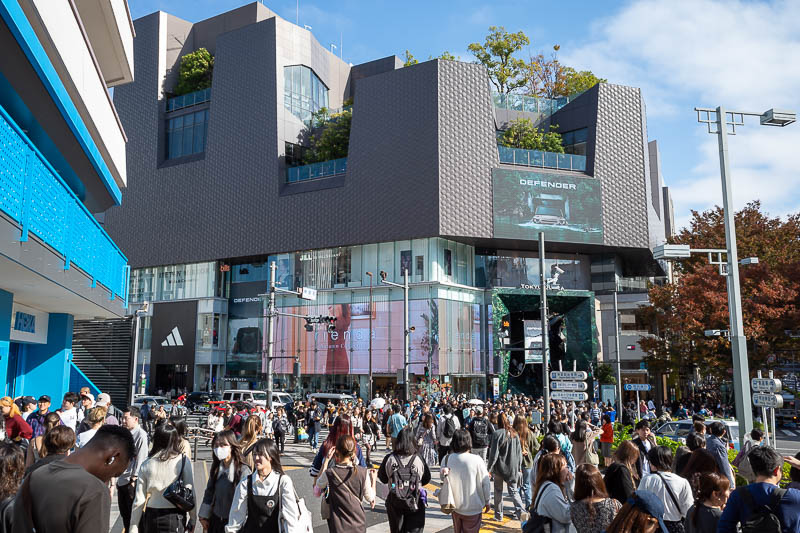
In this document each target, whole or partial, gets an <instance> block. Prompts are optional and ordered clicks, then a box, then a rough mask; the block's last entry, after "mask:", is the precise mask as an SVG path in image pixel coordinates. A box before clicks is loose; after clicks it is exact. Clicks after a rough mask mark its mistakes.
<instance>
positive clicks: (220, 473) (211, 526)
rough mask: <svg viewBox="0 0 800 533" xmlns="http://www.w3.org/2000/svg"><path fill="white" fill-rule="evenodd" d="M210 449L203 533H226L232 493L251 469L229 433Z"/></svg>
mask: <svg viewBox="0 0 800 533" xmlns="http://www.w3.org/2000/svg"><path fill="white" fill-rule="evenodd" d="M211 448H212V449H213V450H214V460H213V462H212V463H211V471H210V472H209V475H208V485H206V491H205V493H204V494H203V504H202V505H201V506H200V512H199V513H198V516H199V517H200V524H201V525H202V526H203V531H204V532H206V533H224V531H225V526H226V525H227V523H228V514H229V513H230V510H231V502H232V501H233V493H234V491H235V490H236V486H237V485H238V484H239V481H240V480H242V479H245V478H246V477H247V476H248V475H250V467H249V466H247V464H246V463H244V462H243V460H242V450H241V447H240V446H239V441H237V440H236V434H235V433H234V432H233V431H231V430H229V429H228V430H225V431H221V432H219V433H217V434H216V435H214V439H213V440H212V441H211Z"/></svg>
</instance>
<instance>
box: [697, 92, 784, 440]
mask: <svg viewBox="0 0 800 533" xmlns="http://www.w3.org/2000/svg"><path fill="white" fill-rule="evenodd" d="M695 111H696V112H697V121H698V122H699V123H701V124H706V125H707V127H708V132H709V133H712V134H716V135H717V140H718V141H719V170H720V176H721V178H722V209H723V217H724V222H725V247H726V255H727V263H728V269H727V287H728V313H729V315H730V341H731V351H732V352H733V394H734V401H735V403H736V418H737V419H738V420H739V435H740V436H741V437H742V438H743V437H744V435H745V434H747V433H749V432H750V431H751V430H752V429H753V409H752V404H751V398H750V369H749V367H748V363H747V339H746V338H745V336H744V325H743V321H742V295H741V288H740V286H739V259H738V255H737V250H736V226H735V223H734V212H733V188H732V184H731V169H730V162H729V161H728V134H729V133H730V134H731V135H736V127H737V126H742V125H744V117H745V116H755V117H759V119H760V122H761V124H762V125H764V126H781V127H782V126H787V125H789V124H791V123H792V122H795V120H796V118H797V117H796V115H795V113H793V112H791V111H781V110H776V109H770V110H769V111H766V112H765V113H753V112H747V111H726V110H725V108H724V107H722V106H719V107H717V108H716V109H710V108H702V107H696V108H695ZM728 126H730V127H731V130H730V132H729V131H728Z"/></svg>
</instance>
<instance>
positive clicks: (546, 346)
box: [539, 231, 550, 427]
mask: <svg viewBox="0 0 800 533" xmlns="http://www.w3.org/2000/svg"><path fill="white" fill-rule="evenodd" d="M539 294H540V295H541V296H540V297H539V315H540V318H541V320H542V324H541V329H542V399H543V401H544V412H543V413H542V422H543V423H544V425H545V427H547V423H548V422H549V421H550V370H549V368H548V367H549V366H550V321H549V319H548V317H547V273H546V272H545V261H544V232H543V231H542V232H539Z"/></svg>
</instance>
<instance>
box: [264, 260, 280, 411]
mask: <svg viewBox="0 0 800 533" xmlns="http://www.w3.org/2000/svg"><path fill="white" fill-rule="evenodd" d="M277 271H278V265H277V264H276V263H275V261H272V262H271V263H270V264H269V293H268V298H269V299H268V303H267V360H266V370H267V408H268V409H272V356H273V355H274V351H275V342H274V340H273V338H272V337H273V332H274V331H275V273H276V272H277Z"/></svg>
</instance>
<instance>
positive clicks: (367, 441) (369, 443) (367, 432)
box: [362, 409, 381, 466]
mask: <svg viewBox="0 0 800 533" xmlns="http://www.w3.org/2000/svg"><path fill="white" fill-rule="evenodd" d="M362 428H363V433H362V435H363V437H362V438H363V441H364V448H366V450H367V464H368V465H370V466H371V465H372V461H370V458H369V454H370V452H372V450H374V449H375V447H376V446H377V445H378V442H379V441H380V438H381V430H380V427H379V426H378V423H377V421H376V420H375V416H374V415H373V414H372V410H371V409H364V421H363V423H362Z"/></svg>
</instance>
